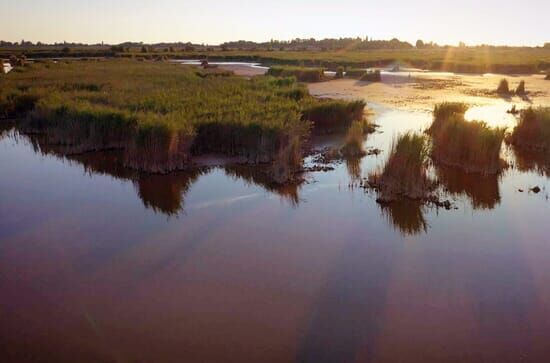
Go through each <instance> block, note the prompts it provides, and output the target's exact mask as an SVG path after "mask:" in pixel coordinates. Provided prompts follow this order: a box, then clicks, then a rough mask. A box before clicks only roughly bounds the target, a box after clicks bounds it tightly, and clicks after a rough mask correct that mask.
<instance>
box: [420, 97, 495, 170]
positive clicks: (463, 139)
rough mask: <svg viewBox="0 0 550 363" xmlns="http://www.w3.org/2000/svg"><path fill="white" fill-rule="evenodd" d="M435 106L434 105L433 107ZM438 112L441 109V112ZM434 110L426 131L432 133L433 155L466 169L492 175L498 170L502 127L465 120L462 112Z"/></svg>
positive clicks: (442, 160) (437, 158) (440, 160)
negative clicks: (431, 121)
mask: <svg viewBox="0 0 550 363" xmlns="http://www.w3.org/2000/svg"><path fill="white" fill-rule="evenodd" d="M437 109H438V106H436V109H435V110H437ZM440 112H441V111H440ZM436 114H437V112H436V111H434V121H433V123H432V125H431V127H430V128H429V130H428V133H429V134H430V135H431V136H432V153H431V154H432V158H433V159H434V161H436V162H440V163H442V164H445V165H450V166H456V167H460V168H462V169H463V170H464V171H466V172H478V173H482V174H494V173H497V172H499V171H500V170H501V168H502V163H503V162H502V160H501V159H500V148H501V145H502V140H503V139H504V131H505V129H504V128H491V127H489V126H487V124H485V123H484V122H480V121H466V120H465V119H464V114H463V113H458V112H454V113H452V112H451V113H445V112H443V114H446V116H445V117H442V116H441V114H439V117H438V116H436Z"/></svg>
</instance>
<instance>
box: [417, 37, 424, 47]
mask: <svg viewBox="0 0 550 363" xmlns="http://www.w3.org/2000/svg"><path fill="white" fill-rule="evenodd" d="M416 47H417V48H418V49H421V48H424V42H423V41H422V40H421V39H418V40H417V41H416Z"/></svg>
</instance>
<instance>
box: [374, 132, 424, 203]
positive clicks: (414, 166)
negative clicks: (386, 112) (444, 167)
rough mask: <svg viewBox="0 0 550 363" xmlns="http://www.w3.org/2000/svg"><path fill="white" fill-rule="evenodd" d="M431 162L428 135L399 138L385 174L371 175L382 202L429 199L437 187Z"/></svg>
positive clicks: (387, 162) (410, 134)
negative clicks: (428, 167)
mask: <svg viewBox="0 0 550 363" xmlns="http://www.w3.org/2000/svg"><path fill="white" fill-rule="evenodd" d="M427 161H428V143H427V139H426V137H425V136H424V135H422V134H418V133H412V132H408V133H405V134H402V135H399V136H398V137H397V138H396V139H395V140H394V141H393V143H392V146H391V150H390V152H389V156H388V159H387V161H386V164H385V165H384V167H383V168H382V170H380V171H377V172H374V173H372V174H371V175H369V184H370V185H371V186H374V187H375V188H377V190H378V200H379V201H380V202H391V201H395V200H397V199H399V198H402V197H405V198H409V199H424V198H426V197H427V195H428V193H429V192H430V191H431V189H432V187H433V185H434V183H433V182H432V181H431V180H430V178H429V177H428V175H427V172H426V164H427Z"/></svg>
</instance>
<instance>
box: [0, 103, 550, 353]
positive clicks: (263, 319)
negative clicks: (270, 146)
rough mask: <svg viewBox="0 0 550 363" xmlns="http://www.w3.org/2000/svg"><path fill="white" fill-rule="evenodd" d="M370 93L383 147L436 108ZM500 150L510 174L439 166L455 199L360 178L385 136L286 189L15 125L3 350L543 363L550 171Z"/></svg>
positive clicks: (0, 242)
mask: <svg viewBox="0 0 550 363" xmlns="http://www.w3.org/2000/svg"><path fill="white" fill-rule="evenodd" d="M369 106H371V107H372V108H373V109H374V111H375V113H376V116H374V118H375V122H376V123H378V124H379V125H380V131H381V132H379V133H376V134H374V135H370V136H369V137H368V139H367V141H366V144H367V146H368V147H378V148H381V149H383V150H384V151H385V150H387V149H388V147H389V144H390V143H391V140H392V138H393V136H394V135H396V134H397V133H399V132H402V131H404V130H420V129H422V128H424V127H425V126H426V125H427V124H428V123H429V122H430V115H429V114H428V113H424V112H407V111H402V110H397V109H389V108H387V107H384V106H380V105H369ZM480 112H482V111H480ZM483 112H485V111H483ZM493 112H497V111H493ZM501 116H502V117H504V115H501ZM497 117H498V115H495V118H497ZM0 132H1V131H0ZM324 142H325V143H326V145H329V144H333V143H335V142H336V143H337V142H338V141H334V140H333V139H328V140H326V141H324ZM503 154H504V155H505V156H506V157H508V158H509V160H510V161H512V162H513V163H514V165H517V167H516V168H514V169H509V170H508V171H506V172H504V173H503V174H502V175H501V176H499V177H488V178H479V177H473V176H471V175H466V174H463V173H461V172H458V171H456V170H453V169H450V170H449V169H441V168H436V169H435V170H434V171H433V172H434V173H436V174H437V175H438V176H439V178H440V179H441V181H442V183H443V184H444V185H445V187H446V188H447V190H448V196H449V197H450V198H452V199H453V201H454V203H455V205H456V206H457V207H458V209H457V210H450V211H447V210H441V209H439V210H438V209H432V208H427V207H423V206H421V205H418V204H416V203H413V202H409V203H403V204H398V205H392V206H389V207H384V208H382V207H380V206H379V205H378V204H377V203H376V202H375V199H376V197H375V195H373V194H372V193H365V192H364V191H363V190H362V189H360V188H358V187H357V186H356V183H357V180H358V179H359V178H360V177H362V176H366V175H368V173H369V172H370V171H372V170H374V169H375V168H377V167H379V166H381V165H382V164H383V162H384V160H385V155H384V153H382V154H381V155H379V156H367V157H365V158H363V159H362V160H361V161H356V162H343V163H341V164H337V165H336V166H335V170H334V171H331V172H326V173H311V174H310V175H309V176H308V181H307V182H306V183H304V184H302V185H300V186H297V187H287V188H272V187H270V186H269V184H268V183H267V182H266V181H265V180H263V179H262V177H261V176H257V175H255V174H253V173H250V172H248V171H247V170H246V169H244V170H242V169H239V168H225V169H224V168H214V169H210V170H208V171H204V172H196V173H192V174H189V173H179V174H175V175H169V176H151V175H140V174H136V173H134V172H131V171H128V170H125V169H122V168H120V167H119V166H118V164H117V163H116V160H117V155H116V152H110V153H98V154H86V155H83V156H80V157H73V158H71V160H67V159H62V158H58V157H55V156H52V155H42V154H41V153H40V152H38V151H36V150H35V149H34V148H33V145H32V143H31V142H30V140H29V139H27V138H25V137H22V136H18V135H17V134H16V133H14V132H13V131H9V132H4V133H3V138H2V139H1V140H0V170H1V172H0V291H2V294H1V295H0V312H1V313H0V340H1V344H0V356H2V357H4V358H5V359H2V361H6V362H26V361H51V362H72V361H79V362H112V361H116V362H138V361H142V362H151V361H160V362H181V361H188V362H315V363H319V362H339V363H340V362H398V361H406V362H423V363H425V362H442V361H444V362H518V361H522V362H541V361H546V360H547V359H548V357H549V356H550V345H548V341H549V340H550V237H549V232H550V230H549V227H548V212H549V211H550V203H549V201H548V190H549V187H550V183H549V179H548V173H547V170H548V169H544V168H543V167H541V163H540V161H537V160H536V159H534V158H533V157H532V155H518V159H517V160H516V155H515V154H514V151H513V150H505V151H504V152H503ZM535 185H537V186H539V187H541V188H542V192H540V193H538V194H535V193H531V192H528V190H529V188H530V187H533V186H535ZM519 188H521V189H523V190H524V192H523V193H521V192H519V191H518V189H519Z"/></svg>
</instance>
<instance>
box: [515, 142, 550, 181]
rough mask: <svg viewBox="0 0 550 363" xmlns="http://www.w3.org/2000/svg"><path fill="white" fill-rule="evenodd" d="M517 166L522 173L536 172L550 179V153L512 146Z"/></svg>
mask: <svg viewBox="0 0 550 363" xmlns="http://www.w3.org/2000/svg"><path fill="white" fill-rule="evenodd" d="M512 150H513V151H514V155H515V157H516V166H517V168H518V169H519V171H522V172H535V173H537V174H539V175H541V176H546V177H550V153H549V152H544V151H541V150H532V149H527V148H521V147H517V146H514V145H512Z"/></svg>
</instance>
